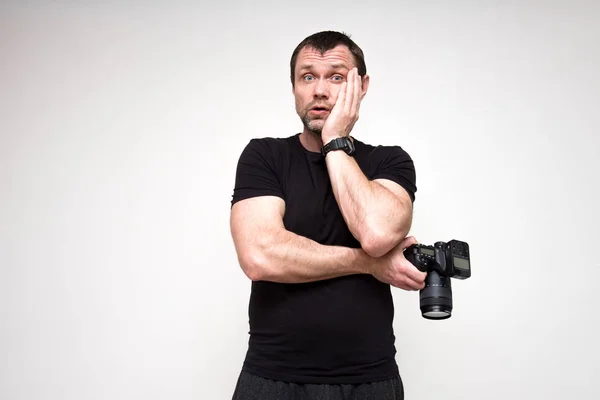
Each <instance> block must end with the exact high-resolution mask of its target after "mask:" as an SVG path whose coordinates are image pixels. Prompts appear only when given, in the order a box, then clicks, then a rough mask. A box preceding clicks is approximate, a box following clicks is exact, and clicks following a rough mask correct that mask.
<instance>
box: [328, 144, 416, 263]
mask: <svg viewBox="0 0 600 400" xmlns="http://www.w3.org/2000/svg"><path fill="white" fill-rule="evenodd" d="M326 162H327V169H328V171H329V176H330V179H331V185H332V188H333V193H334V195H335V198H336V200H337V203H338V205H339V207H340V210H341V212H342V215H343V216H344V220H345V221H346V224H347V225H348V227H349V229H350V231H351V232H352V234H353V235H354V237H356V238H357V239H358V241H359V242H360V243H361V245H362V247H363V249H364V250H365V251H366V252H367V253H368V254H370V255H371V256H373V257H380V256H382V255H383V254H385V253H387V252H388V251H389V250H391V249H392V248H394V247H395V246H396V245H397V244H398V243H400V241H402V239H404V237H406V235H407V234H408V232H409V230H410V226H411V222H412V204H411V203H410V201H402V200H400V199H399V198H398V196H396V195H395V194H394V193H392V192H391V191H390V190H389V189H388V188H386V187H385V186H383V185H381V184H379V183H377V182H373V181H370V180H369V179H367V177H366V176H365V175H364V174H363V172H362V170H361V169H360V167H359V166H358V164H357V163H356V161H355V160H354V158H353V157H350V156H348V155H347V154H345V153H344V152H341V151H335V152H330V153H328V154H327V157H326Z"/></svg>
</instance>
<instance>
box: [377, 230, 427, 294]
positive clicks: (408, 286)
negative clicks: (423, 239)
mask: <svg viewBox="0 0 600 400" xmlns="http://www.w3.org/2000/svg"><path fill="white" fill-rule="evenodd" d="M416 243H418V242H417V239H415V238H414V237H413V236H408V237H406V238H404V240H403V241H402V242H401V243H400V244H399V245H398V246H396V247H395V248H394V249H392V250H391V251H390V252H389V253H387V254H386V255H384V256H383V257H381V258H378V259H376V260H377V262H375V263H373V265H372V268H371V271H370V272H371V275H373V276H374V277H375V278H377V279H378V280H380V281H381V282H384V283H388V284H390V285H392V286H394V287H397V288H400V289H404V290H420V289H423V288H424V287H425V278H426V277H427V273H425V272H421V271H419V270H418V269H417V267H415V266H414V265H413V264H412V263H411V262H410V261H408V260H407V259H406V257H404V250H405V249H407V248H408V247H410V246H412V245H413V244H416Z"/></svg>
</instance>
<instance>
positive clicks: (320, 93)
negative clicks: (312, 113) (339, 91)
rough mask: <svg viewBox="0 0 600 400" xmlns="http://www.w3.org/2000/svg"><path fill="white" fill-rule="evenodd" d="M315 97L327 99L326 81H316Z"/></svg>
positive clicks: (327, 88)
mask: <svg viewBox="0 0 600 400" xmlns="http://www.w3.org/2000/svg"><path fill="white" fill-rule="evenodd" d="M314 95H315V97H320V98H323V97H324V98H327V97H329V85H328V83H327V81H326V80H324V79H318V80H317V82H316V84H315V92H314Z"/></svg>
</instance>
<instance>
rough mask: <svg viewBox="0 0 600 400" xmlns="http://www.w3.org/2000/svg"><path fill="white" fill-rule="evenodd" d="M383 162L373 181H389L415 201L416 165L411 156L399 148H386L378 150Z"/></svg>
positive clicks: (380, 163)
mask: <svg viewBox="0 0 600 400" xmlns="http://www.w3.org/2000/svg"><path fill="white" fill-rule="evenodd" d="M378 153H380V157H381V161H380V162H379V165H378V168H377V170H376V171H375V173H374V175H373V176H372V177H371V179H389V180H391V181H393V182H396V183H397V184H399V185H400V186H402V187H403V188H404V190H406V191H407V192H408V195H409V196H410V199H411V200H412V201H413V202H414V201H415V193H416V192H417V183H416V172H415V165H414V163H413V160H412V158H411V157H410V155H409V154H408V153H407V152H406V151H404V149H402V148H401V147H399V146H386V147H380V148H379V149H378Z"/></svg>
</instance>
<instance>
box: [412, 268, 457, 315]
mask: <svg viewBox="0 0 600 400" xmlns="http://www.w3.org/2000/svg"><path fill="white" fill-rule="evenodd" d="M419 298H420V307H421V315H422V316H423V318H427V319H446V318H450V316H451V315H452V287H451V284H450V278H447V277H444V276H441V275H440V274H438V273H437V272H436V271H431V272H429V273H428V274H427V278H425V287H424V288H423V289H422V290H421V292H420V294H419Z"/></svg>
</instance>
